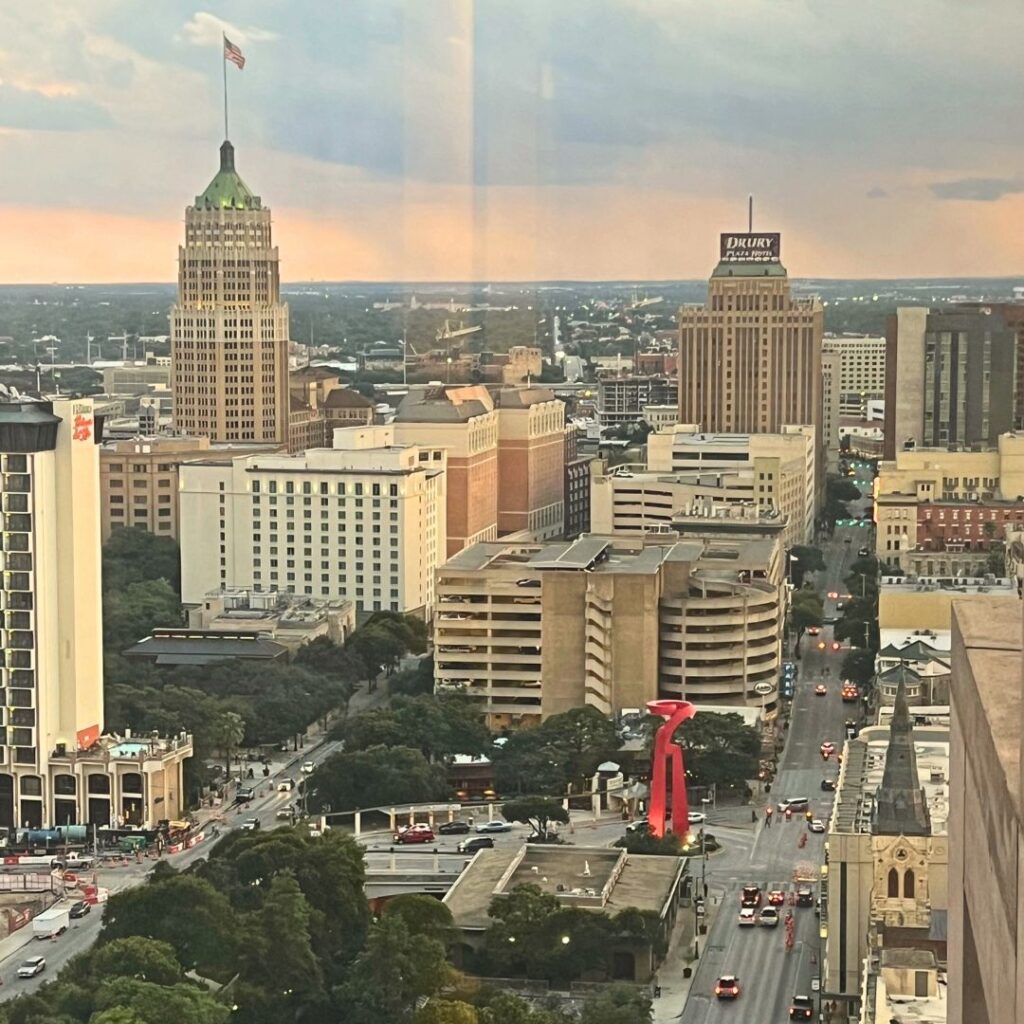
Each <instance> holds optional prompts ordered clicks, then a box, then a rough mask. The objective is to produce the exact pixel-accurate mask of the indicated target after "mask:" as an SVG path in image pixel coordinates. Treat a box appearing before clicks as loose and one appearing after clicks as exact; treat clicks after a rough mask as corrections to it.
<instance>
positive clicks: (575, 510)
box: [563, 423, 593, 540]
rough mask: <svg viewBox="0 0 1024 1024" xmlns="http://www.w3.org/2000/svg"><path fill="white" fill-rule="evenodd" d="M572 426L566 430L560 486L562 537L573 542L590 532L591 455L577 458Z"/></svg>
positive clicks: (575, 433)
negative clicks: (562, 498) (563, 468)
mask: <svg viewBox="0 0 1024 1024" xmlns="http://www.w3.org/2000/svg"><path fill="white" fill-rule="evenodd" d="M578 441H579V438H578V432H577V429H576V424H575V423H567V424H566V426H565V454H564V456H563V460H564V463H565V473H564V482H563V492H564V495H565V497H564V503H563V505H564V512H565V536H566V538H567V539H568V540H573V539H575V538H576V537H578V536H579V535H580V534H581V533H589V532H590V462H591V460H592V459H593V456H592V455H580V451H579V443H578Z"/></svg>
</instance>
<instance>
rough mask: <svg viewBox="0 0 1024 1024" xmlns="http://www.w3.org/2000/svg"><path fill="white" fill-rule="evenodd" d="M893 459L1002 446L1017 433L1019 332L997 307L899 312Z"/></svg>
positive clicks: (891, 367)
mask: <svg viewBox="0 0 1024 1024" xmlns="http://www.w3.org/2000/svg"><path fill="white" fill-rule="evenodd" d="M885 340H886V349H885V458H887V459H893V458H895V457H896V452H898V451H902V450H903V449H904V448H906V447H914V446H918V447H924V448H951V447H953V446H957V445H967V446H971V445H982V446H983V447H986V448H994V447H995V446H996V442H997V440H998V438H999V435H1000V434H1005V433H1006V432H1007V431H1008V430H1012V429H1013V424H1014V411H1015V410H1014V406H1015V402H1016V391H1017V384H1016V372H1017V359H1018V353H1017V330H1016V329H1015V328H1014V327H1012V326H1009V325H1008V324H1007V321H1006V319H1005V318H1004V317H1003V316H1002V315H1001V314H1000V313H998V312H994V311H993V310H992V309H991V308H990V307H987V306H985V307H977V308H963V309H958V308H952V309H949V310H943V311H929V310H927V309H925V308H923V307H910V308H904V309H898V310H897V311H896V312H895V314H893V315H892V316H890V317H889V319H888V322H887V324H886V332H885Z"/></svg>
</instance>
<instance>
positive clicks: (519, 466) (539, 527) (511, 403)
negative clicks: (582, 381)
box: [497, 387, 565, 540]
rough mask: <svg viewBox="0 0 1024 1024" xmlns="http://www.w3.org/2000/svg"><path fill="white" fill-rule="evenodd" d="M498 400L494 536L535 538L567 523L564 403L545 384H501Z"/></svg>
mask: <svg viewBox="0 0 1024 1024" xmlns="http://www.w3.org/2000/svg"><path fill="white" fill-rule="evenodd" d="M497 399H498V405H497V407H498V510H497V512H498V535H499V536H501V535H503V534H506V533H519V532H520V531H523V530H525V531H526V533H527V535H528V536H529V537H531V538H532V539H534V540H546V539H548V538H550V537H560V536H561V535H562V532H563V530H564V528H565V403H564V402H562V401H561V400H559V399H557V398H555V397H554V395H553V394H552V393H551V391H549V390H548V389H547V388H536V387H522V388H502V389H501V390H500V391H498V393H497Z"/></svg>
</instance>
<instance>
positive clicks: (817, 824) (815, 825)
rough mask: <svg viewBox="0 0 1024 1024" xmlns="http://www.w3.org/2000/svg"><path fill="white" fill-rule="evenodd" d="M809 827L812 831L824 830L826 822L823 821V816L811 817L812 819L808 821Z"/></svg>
mask: <svg viewBox="0 0 1024 1024" xmlns="http://www.w3.org/2000/svg"><path fill="white" fill-rule="evenodd" d="M807 827H808V828H809V829H810V830H811V831H812V832H824V831H825V822H823V821H822V820H821V818H811V820H810V821H809V822H808V823H807Z"/></svg>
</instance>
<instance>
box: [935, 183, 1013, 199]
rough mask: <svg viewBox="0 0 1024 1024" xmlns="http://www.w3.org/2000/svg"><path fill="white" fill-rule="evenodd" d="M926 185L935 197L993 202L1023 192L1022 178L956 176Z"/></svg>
mask: <svg viewBox="0 0 1024 1024" xmlns="http://www.w3.org/2000/svg"><path fill="white" fill-rule="evenodd" d="M928 187H929V189H930V190H931V193H932V195H933V196H935V198H936V199H966V200H968V201H971V202H978V203H994V202H996V200H998V199H1002V198H1003V196H1009V195H1015V194H1017V193H1019V192H1024V178H1020V177H1018V178H957V179H955V180H954V181H936V182H933V183H932V184H931V185H929V186H928Z"/></svg>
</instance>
